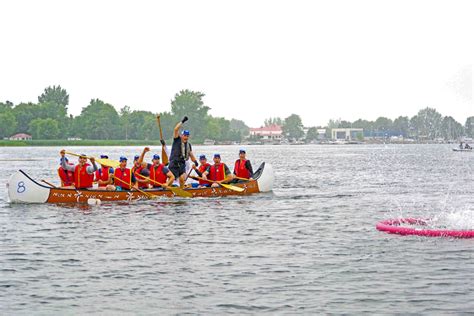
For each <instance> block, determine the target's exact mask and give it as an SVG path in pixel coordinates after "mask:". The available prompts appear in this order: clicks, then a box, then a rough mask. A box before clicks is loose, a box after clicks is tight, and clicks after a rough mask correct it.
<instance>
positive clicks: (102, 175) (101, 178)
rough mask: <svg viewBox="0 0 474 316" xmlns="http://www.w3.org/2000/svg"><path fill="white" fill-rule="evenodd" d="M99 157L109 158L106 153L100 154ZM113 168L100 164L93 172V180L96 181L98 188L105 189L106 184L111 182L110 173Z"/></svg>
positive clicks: (112, 171)
mask: <svg viewBox="0 0 474 316" xmlns="http://www.w3.org/2000/svg"><path fill="white" fill-rule="evenodd" d="M100 159H109V156H107V155H100ZM113 174H114V168H112V167H108V166H105V165H102V164H101V165H100V168H99V169H98V170H97V171H96V172H95V179H94V180H95V182H97V185H98V189H99V190H105V189H106V188H107V185H109V184H112V175H113Z"/></svg>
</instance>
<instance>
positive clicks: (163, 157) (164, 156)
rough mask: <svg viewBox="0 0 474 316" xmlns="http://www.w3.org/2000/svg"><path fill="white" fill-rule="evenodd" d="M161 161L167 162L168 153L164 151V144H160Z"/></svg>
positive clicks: (165, 163)
mask: <svg viewBox="0 0 474 316" xmlns="http://www.w3.org/2000/svg"><path fill="white" fill-rule="evenodd" d="M161 157H162V159H161V162H163V164H164V165H167V164H168V162H169V161H168V154H167V153H166V149H165V146H161Z"/></svg>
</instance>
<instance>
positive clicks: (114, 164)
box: [66, 151, 120, 168]
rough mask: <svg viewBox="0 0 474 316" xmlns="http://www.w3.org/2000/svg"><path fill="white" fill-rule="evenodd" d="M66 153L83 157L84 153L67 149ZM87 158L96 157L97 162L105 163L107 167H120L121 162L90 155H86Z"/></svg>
mask: <svg viewBox="0 0 474 316" xmlns="http://www.w3.org/2000/svg"><path fill="white" fill-rule="evenodd" d="M66 154H68V155H71V156H76V157H82V155H79V154H75V153H71V152H68V151H66ZM86 158H87V159H91V158H94V159H95V161H96V162H97V163H99V164H101V165H104V166H107V167H112V168H118V167H120V162H118V161H117V160H112V159H103V158H99V159H97V158H95V157H89V156H86Z"/></svg>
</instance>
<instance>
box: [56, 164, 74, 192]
mask: <svg viewBox="0 0 474 316" xmlns="http://www.w3.org/2000/svg"><path fill="white" fill-rule="evenodd" d="M64 159H65V160H66V163H67V164H68V165H71V166H73V165H74V164H73V163H72V162H69V159H67V157H64ZM61 162H62V158H61V159H59V168H58V175H59V179H60V180H61V187H71V186H73V185H74V171H71V170H65V169H64V168H63V167H62V166H61Z"/></svg>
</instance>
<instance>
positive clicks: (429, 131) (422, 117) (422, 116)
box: [410, 108, 442, 139]
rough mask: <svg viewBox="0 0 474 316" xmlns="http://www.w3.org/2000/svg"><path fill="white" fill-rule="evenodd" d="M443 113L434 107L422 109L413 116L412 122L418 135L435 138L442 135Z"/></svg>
mask: <svg viewBox="0 0 474 316" xmlns="http://www.w3.org/2000/svg"><path fill="white" fill-rule="evenodd" d="M441 123H442V115H441V114H440V113H438V112H437V111H436V110H435V109H433V108H425V109H423V110H420V111H419V112H418V114H417V115H415V116H414V117H412V118H411V120H410V124H411V125H412V126H413V128H414V129H415V131H416V134H417V135H418V137H424V138H425V137H426V138H429V139H435V138H437V137H439V136H440V135H441V132H440V131H441Z"/></svg>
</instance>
